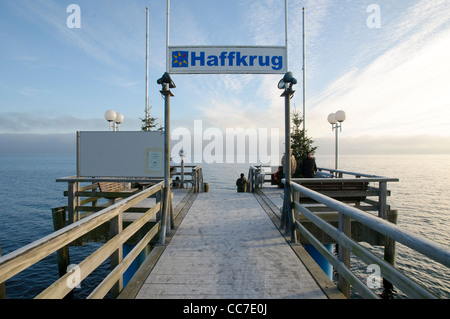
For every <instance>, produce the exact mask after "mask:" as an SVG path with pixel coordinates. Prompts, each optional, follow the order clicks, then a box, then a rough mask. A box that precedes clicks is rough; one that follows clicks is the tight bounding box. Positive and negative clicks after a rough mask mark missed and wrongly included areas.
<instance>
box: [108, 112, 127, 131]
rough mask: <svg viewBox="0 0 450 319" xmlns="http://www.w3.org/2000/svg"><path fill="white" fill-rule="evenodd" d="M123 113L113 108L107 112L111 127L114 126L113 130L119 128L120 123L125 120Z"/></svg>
mask: <svg viewBox="0 0 450 319" xmlns="http://www.w3.org/2000/svg"><path fill="white" fill-rule="evenodd" d="M123 119H124V117H123V114H122V113H119V112H115V111H113V110H108V111H106V112H105V120H107V121H108V122H109V129H111V128H112V130H113V131H118V130H119V124H121V123H122V122H123Z"/></svg>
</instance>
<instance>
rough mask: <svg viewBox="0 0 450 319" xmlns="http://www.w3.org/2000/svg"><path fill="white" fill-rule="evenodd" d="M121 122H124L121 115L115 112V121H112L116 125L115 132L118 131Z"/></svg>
mask: <svg viewBox="0 0 450 319" xmlns="http://www.w3.org/2000/svg"><path fill="white" fill-rule="evenodd" d="M123 120H124V117H123V114H122V113H119V112H117V116H116V119H115V120H114V123H115V125H116V126H115V131H119V125H120V124H122V122H123Z"/></svg>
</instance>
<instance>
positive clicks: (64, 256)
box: [52, 207, 70, 277]
mask: <svg viewBox="0 0 450 319" xmlns="http://www.w3.org/2000/svg"><path fill="white" fill-rule="evenodd" d="M52 217H53V229H54V231H58V230H60V229H61V228H64V227H65V226H66V225H65V224H66V222H65V221H66V211H65V207H57V208H52ZM56 255H57V259H58V271H59V277H62V276H64V275H65V274H66V273H67V267H69V265H70V258H69V246H64V247H62V248H61V249H58V250H57V252H56Z"/></svg>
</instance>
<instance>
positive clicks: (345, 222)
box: [338, 213, 351, 298]
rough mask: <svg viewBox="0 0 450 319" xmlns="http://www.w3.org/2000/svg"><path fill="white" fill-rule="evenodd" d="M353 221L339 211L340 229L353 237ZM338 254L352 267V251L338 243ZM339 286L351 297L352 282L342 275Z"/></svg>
mask: <svg viewBox="0 0 450 319" xmlns="http://www.w3.org/2000/svg"><path fill="white" fill-rule="evenodd" d="M350 223H351V221H350V218H349V217H347V216H345V215H344V214H342V213H339V230H340V231H341V232H343V233H344V234H345V235H346V236H347V237H351V224H350ZM338 256H339V260H341V261H342V262H343V263H344V265H345V267H347V269H350V252H349V251H348V250H347V249H345V248H344V247H343V246H342V245H338ZM338 288H339V290H340V291H341V292H342V293H343V294H344V296H345V297H347V298H350V284H349V283H348V282H347V281H346V280H345V279H344V278H343V277H342V276H339V278H338Z"/></svg>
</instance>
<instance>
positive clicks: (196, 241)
mask: <svg viewBox="0 0 450 319" xmlns="http://www.w3.org/2000/svg"><path fill="white" fill-rule="evenodd" d="M255 196H258V195H253V194H251V193H235V192H232V191H228V192H227V191H223V192H211V193H200V194H198V196H197V198H196V200H195V201H194V202H193V204H192V206H191V207H190V209H189V211H188V212H187V214H186V215H185V217H184V219H183V221H182V222H181V224H180V225H179V227H178V228H177V229H176V232H175V234H174V236H173V237H172V238H171V239H170V242H169V244H168V245H167V246H166V247H165V248H164V251H163V253H162V254H161V256H160V258H159V260H158V262H157V263H156V265H154V267H153V269H152V271H151V272H150V274H149V275H148V277H147V278H146V279H145V282H144V283H143V284H142V287H141V288H140V290H139V292H138V293H137V295H136V297H135V298H137V299H141V298H194V299H196V298H327V296H326V295H325V294H324V292H323V291H322V290H321V288H320V287H319V285H318V284H317V282H316V281H315V280H314V279H313V277H312V276H311V274H310V273H309V271H308V270H307V269H306V268H305V266H304V265H303V263H302V262H301V261H300V259H299V258H298V256H297V254H296V253H295V251H294V250H293V248H292V247H291V246H290V245H289V244H288V243H287V242H286V240H285V238H284V237H283V236H282V234H281V233H280V231H279V230H278V228H277V227H276V226H275V225H274V223H273V222H272V220H271V218H270V217H269V216H268V214H266V212H265V210H264V209H263V208H262V206H261V204H260V203H259V202H258V200H257V199H256V198H255Z"/></svg>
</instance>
